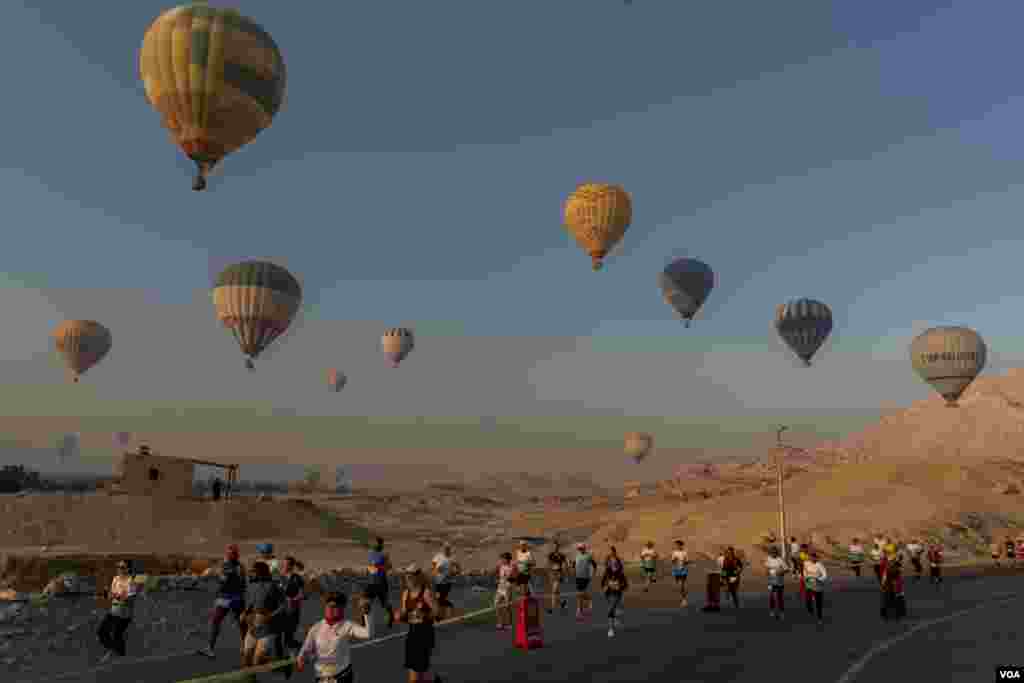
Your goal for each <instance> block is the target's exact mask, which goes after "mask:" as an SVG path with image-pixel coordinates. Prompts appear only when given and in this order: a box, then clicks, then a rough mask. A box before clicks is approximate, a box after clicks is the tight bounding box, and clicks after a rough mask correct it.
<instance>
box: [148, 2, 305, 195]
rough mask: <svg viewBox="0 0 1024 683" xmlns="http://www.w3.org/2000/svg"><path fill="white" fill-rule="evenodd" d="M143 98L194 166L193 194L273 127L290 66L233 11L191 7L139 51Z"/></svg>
mask: <svg viewBox="0 0 1024 683" xmlns="http://www.w3.org/2000/svg"><path fill="white" fill-rule="evenodd" d="M139 76H140V77H141V79H142V83H143V86H144V87H145V91H146V99H147V100H148V101H149V104H150V105H151V106H152V107H153V108H154V109H156V111H157V113H159V114H160V117H161V118H162V120H163V125H164V127H165V128H166V129H167V130H168V131H170V134H171V139H172V140H173V141H174V143H175V144H176V145H177V146H178V147H180V148H181V150H182V151H183V152H185V154H186V155H187V156H188V158H189V159H191V160H192V161H193V162H195V164H196V168H197V171H198V173H197V175H196V179H195V182H194V183H193V185H192V189H193V190H203V189H205V187H206V176H207V174H209V172H210V171H211V170H213V167H214V166H216V165H217V164H218V163H219V162H220V161H221V160H222V159H223V158H224V157H226V156H227V155H229V154H231V153H232V152H234V151H235V150H237V149H239V148H241V147H242V146H244V145H246V144H248V143H250V142H252V141H253V139H255V138H256V136H257V135H258V134H259V133H260V131H262V130H263V129H264V128H268V127H269V126H270V124H271V121H272V120H273V118H274V116H275V115H276V114H277V112H278V111H280V109H281V105H282V103H283V102H284V91H285V80H286V78H285V67H284V59H283V58H282V56H281V51H280V50H279V49H278V47H277V44H276V43H274V39H273V38H271V37H270V34H269V33H267V32H266V31H265V30H264V29H263V28H262V27H261V26H260V25H259V24H257V23H256V22H255V21H253V20H252V19H249V18H248V17H245V16H243V15H242V14H240V13H239V12H238V10H234V9H219V8H214V7H210V6H209V5H207V3H206V2H193V3H189V4H186V5H181V6H179V7H175V8H173V9H169V10H167V11H166V12H164V13H163V14H161V15H160V16H159V17H157V18H156V19H155V20H154V21H153V23H152V24H150V26H149V28H148V29H147V30H146V34H145V37H144V38H143V40H142V49H141V50H140V52H139Z"/></svg>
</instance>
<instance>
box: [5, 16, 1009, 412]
mask: <svg viewBox="0 0 1024 683" xmlns="http://www.w3.org/2000/svg"><path fill="white" fill-rule="evenodd" d="M121 5H123V6H121ZM239 6H240V8H241V9H242V10H243V11H244V12H245V13H246V14H249V15H250V16H252V17H254V18H255V19H256V20H257V21H259V22H260V23H262V24H263V25H264V27H265V28H266V29H267V30H268V31H270V32H271V33H272V34H273V36H274V37H275V39H276V40H277V42H278V44H279V45H280V46H281V49H282V51H283V53H284V56H285V61H286V62H287V66H288V74H289V83H288V93H287V102H286V107H285V109H284V111H282V112H281V114H280V115H279V116H278V118H277V120H276V121H275V123H274V126H273V127H272V128H271V129H270V130H268V131H266V132H265V133H263V134H262V135H261V136H260V137H259V138H258V139H257V141H256V142H255V143H254V144H253V145H251V146H250V147H249V148H246V149H244V150H243V151H241V152H240V153H238V154H236V155H234V156H233V157H230V158H229V159H228V160H227V161H226V162H225V164H224V165H223V169H222V171H221V173H220V174H219V175H217V176H215V177H214V179H213V180H212V181H211V187H210V190H209V191H207V192H205V193H202V194H199V193H193V192H192V191H191V190H190V184H191V180H190V175H191V169H190V168H189V162H187V161H186V160H185V159H184V158H183V157H182V156H181V154H180V152H178V151H177V150H176V149H175V148H174V147H173V146H172V145H171V144H170V143H169V141H168V139H167V135H166V133H165V132H164V131H163V130H162V129H161V128H160V125H159V120H158V117H157V115H156V114H155V113H154V112H153V111H152V110H151V109H150V108H149V106H148V105H147V103H146V102H145V99H144V98H143V94H142V87H141V84H140V83H139V80H138V75H137V53H138V48H139V45H140V44H141V39H142V34H143V32H144V30H145V28H146V26H147V24H148V23H149V22H150V21H152V19H154V18H155V17H156V16H157V14H159V12H160V11H161V10H162V9H165V7H166V5H164V3H162V2H154V1H152V0H138V1H135V2H130V3H129V2H124V3H119V6H118V8H117V9H116V11H113V10H112V11H110V12H106V13H103V14H102V16H101V15H98V14H97V13H96V11H95V7H94V6H92V5H91V4H89V3H76V2H67V1H66V0H61V1H59V2H58V1H57V0H36V1H35V2H31V3H29V2H22V1H21V0H5V2H3V3H0V25H3V26H5V27H7V28H8V29H9V30H8V31H7V38H6V39H5V40H4V41H2V42H0V62H2V63H4V64H8V65H12V64H13V65H18V68H15V69H9V70H8V73H7V86H6V88H5V93H6V94H7V97H5V102H4V130H5V131H6V135H5V136H4V139H3V154H2V155H0V165H2V169H0V183H2V186H3V188H4V198H5V200H4V214H5V216H6V219H5V225H6V235H7V239H6V240H5V245H4V249H3V250H0V282H2V289H0V302H2V305H3V310H4V322H5V325H4V330H3V334H4V342H3V344H0V369H2V371H3V373H4V377H5V380H4V384H3V386H2V387H0V407H2V409H3V410H4V411H5V412H7V413H9V414H50V413H56V414H67V413H68V412H69V411H70V412H72V413H75V412H78V411H81V412H93V413H94V412H100V413H102V412H105V411H106V412H110V413H111V414H117V413H118V411H123V410H126V409H127V408H126V406H130V407H131V410H133V411H136V412H137V411H139V410H144V409H145V408H144V407H145V406H147V405H149V403H148V402H153V401H161V400H163V401H176V402H179V403H180V404H182V405H187V404H188V402H190V401H204V402H215V403H230V402H232V401H243V400H244V401H264V402H269V403H271V404H273V405H275V406H277V407H278V408H279V409H281V410H284V411H295V412H297V413H299V414H304V413H312V414H332V413H336V414H344V415H457V416H458V415H585V414H601V413H605V414H616V413H617V414H624V415H648V416H662V415H667V416H675V415H707V416H715V417H716V418H723V419H725V418H728V417H731V416H742V415H744V414H750V413H758V412H765V411H772V410H784V411H790V412H801V411H804V412H807V413H808V414H812V413H813V412H814V411H826V412H837V413H844V412H845V413H863V412H865V411H872V410H877V408H878V406H879V403H880V402H883V401H891V402H897V403H899V402H907V401H910V400H914V399H917V398H921V397H924V396H927V395H928V392H929V390H928V389H927V388H926V387H925V386H924V385H923V384H921V383H920V382H919V381H918V380H917V379H916V378H915V376H914V375H913V374H912V372H911V370H910V368H909V362H908V361H907V359H906V345H907V343H909V341H910V338H911V335H912V334H914V333H917V332H920V331H921V330H923V329H924V328H925V327H928V326H931V325H935V324H967V325H971V326H973V327H975V328H976V329H977V330H978V331H979V332H980V333H981V334H982V335H983V336H984V337H985V338H986V339H987V340H988V341H989V343H990V346H991V347H992V351H993V366H994V367H995V368H998V366H1000V365H1002V366H1006V365H1012V364H1014V363H1015V362H1017V361H1018V360H1019V359H1020V356H1021V355H1022V354H1020V353H1019V352H1018V349H1019V348H1020V345H1019V341H1020V340H1021V339H1024V322H1022V318H1021V316H1019V315H1007V313H1008V312H1011V311H1016V310H1019V308H1020V306H1021V305H1022V304H1024V294H1022V292H1021V291H1019V289H1018V288H1017V287H1015V285H1014V283H1016V282H1019V280H1020V278H1019V276H1018V268H1019V263H1020V260H1019V256H1018V254H1019V253H1020V248H1021V247H1022V246H1024V245H1022V244H1021V239H1020V237H1019V234H1020V227H1019V225H1020V216H1021V214H1022V208H1024V192H1022V188H1024V185H1022V183H1024V143H1021V141H1020V140H1021V136H1020V126H1021V121H1022V120H1024V99H1022V98H1021V95H1022V94H1024V86H1022V85H1021V79H1020V76H1019V73H1018V72H1019V64H1020V63H1021V61H1022V59H1024V43H1022V42H1021V41H1020V30H1019V27H1020V26H1021V24H1022V22H1024V5H1021V4H1020V3H1009V2H996V1H995V0H945V1H944V2H938V1H935V2H923V1H919V0H899V1H898V2H893V1H892V0H887V1H885V2H883V1H882V0H867V1H865V0H862V1H861V2H857V3H850V2H827V1H826V0H789V1H787V2H785V3H781V4H780V3H756V2H749V0H743V1H740V0H716V2H713V3H684V2H663V1H660V0H659V1H654V0H636V2H634V3H633V4H632V6H625V5H624V4H623V3H622V2H621V1H619V0H558V2H552V1H551V0H520V1H518V2H491V1H489V2H477V3H461V2H459V3H457V2H453V1H437V2H430V3H425V2H407V1H403V2H399V1H398V0H375V1H374V2H360V3H315V7H312V6H311V7H303V8H302V9H301V11H299V10H297V9H296V8H295V7H293V6H292V3H282V2H271V1H270V0H249V1H246V2H241V3H239ZM591 179H593V180H600V181H609V182H616V183H622V184H623V185H625V187H626V188H627V189H629V190H630V191H631V192H632V193H633V198H634V203H635V216H634V225H633V227H632V229H631V231H630V232H629V233H628V234H627V236H626V239H625V240H624V242H623V244H622V245H621V246H620V248H619V249H617V250H616V251H615V252H614V253H613V255H612V256H611V257H610V258H609V259H608V260H607V264H606V269H605V270H604V271H602V272H600V273H593V272H591V271H590V267H589V259H588V258H587V257H586V255H585V254H583V253H582V252H581V251H580V250H579V249H578V248H577V247H576V246H575V244H574V243H573V242H572V240H571V239H570V238H569V237H568V236H567V235H566V233H565V232H564V230H563V229H562V228H561V202H562V200H563V199H564V197H565V196H566V194H567V193H569V192H570V191H571V190H572V189H573V187H574V186H575V185H576V184H577V183H578V182H580V181H584V180H591ZM678 256H693V257H697V258H701V259H704V260H706V261H707V262H708V263H709V264H711V266H712V267H713V268H714V269H715V271H716V273H717V275H718V282H719V284H718V287H717V289H716V290H715V291H714V292H713V293H712V295H711V298H710V300H709V302H708V305H707V307H706V309H705V311H704V314H703V315H702V316H701V318H700V319H699V320H698V321H697V322H696V323H695V325H694V327H693V328H692V329H690V330H685V329H683V328H682V326H681V325H680V324H679V323H678V322H676V321H675V320H674V319H673V317H672V316H671V313H670V311H669V309H668V307H667V306H666V305H665V304H664V303H663V302H662V301H661V298H660V295H659V292H658V290H657V286H656V281H655V276H656V274H657V273H658V271H659V270H660V269H661V268H662V267H663V266H664V265H665V264H666V263H667V262H668V260H669V259H671V258H673V257H678ZM247 258H270V259H273V260H276V261H278V262H279V263H281V264H282V265H285V266H286V267H288V268H289V269H291V270H292V271H293V272H294V273H295V274H296V275H297V276H299V278H300V279H301V280H302V282H303V284H304V287H305V295H306V301H307V303H308V306H307V309H306V311H305V319H304V320H303V321H302V324H301V325H300V326H298V329H296V330H295V333H294V334H293V335H291V336H290V337H289V338H288V339H287V340H285V342H284V343H283V344H281V345H280V348H277V349H275V350H274V352H273V353H268V354H267V357H266V358H265V359H263V360H262V362H258V363H257V365H258V371H257V372H256V373H255V374H252V375H251V374H249V373H247V372H246V371H245V370H244V369H243V366H242V359H241V357H240V356H239V354H238V352H237V349H236V347H235V345H234V341H233V340H232V339H231V337H230V335H229V334H227V333H226V332H225V331H224V330H222V329H221V328H220V327H219V325H218V324H217V322H216V320H215V318H214V314H213V310H212V305H211V303H210V300H209V295H208V288H209V286H210V283H211V279H212V277H213V276H214V274H215V273H216V272H217V271H218V270H219V269H220V268H222V267H223V266H224V265H226V264H228V263H230V262H233V261H237V260H242V259H247ZM796 296H811V297H815V298H819V299H822V300H824V301H826V302H827V303H829V305H830V306H831V307H832V309H833V312H834V315H835V319H836V329H835V333H834V339H835V343H834V344H833V345H832V346H831V347H830V348H829V349H826V350H824V351H823V352H822V354H821V356H820V360H819V364H818V366H817V367H816V368H815V369H813V370H811V371H806V372H801V371H800V370H798V369H797V367H796V364H795V363H794V362H793V361H792V360H791V359H790V358H789V356H788V355H787V354H786V353H785V352H784V351H783V350H782V348H781V346H780V344H779V343H778V342H777V341H776V339H775V338H774V332H773V331H772V329H771V324H770V323H771V318H772V313H773V307H774V306H775V304H777V303H780V302H781V301H783V300H785V299H787V298H790V297H796ZM64 318H94V319H97V320H100V321H101V322H103V323H104V324H106V325H107V326H108V327H109V328H110V329H111V330H112V332H113V351H112V352H111V355H110V356H109V357H108V358H107V359H106V360H105V361H104V362H103V363H102V364H101V365H99V366H97V367H96V368H94V369H93V370H92V371H91V372H89V373H88V374H87V375H86V377H85V379H84V380H83V382H84V383H87V386H86V387H82V386H80V387H72V386H67V385H65V384H63V379H64V378H63V375H62V372H61V369H60V366H59V365H58V364H56V363H55V362H54V361H53V359H52V358H51V357H50V355H49V351H48V346H47V341H48V339H47V335H48V333H49V331H50V329H51V328H52V326H54V325H55V324H56V323H58V322H59V321H60V320H62V319H64ZM394 325H409V326H413V327H415V329H416V331H417V333H418V339H417V348H416V350H415V351H414V352H413V354H412V355H411V356H410V358H409V359H408V361H407V362H406V363H405V364H404V365H403V366H402V367H401V368H400V369H398V370H392V369H390V368H387V367H386V366H385V364H384V361H383V359H382V358H381V357H380V353H379V349H378V343H379V342H378V340H379V335H380V333H381V331H382V330H383V328H384V327H389V326H394ZM329 365H336V366H338V367H340V368H342V369H343V370H344V371H345V372H346V373H347V374H348V375H349V376H350V384H349V387H348V388H346V390H345V391H344V392H343V393H342V394H341V395H337V396H334V395H329V394H328V393H327V391H326V386H325V380H324V377H323V373H324V370H325V368H326V367H328V366H329ZM76 392H77V393H76ZM17 411H21V412H20V413H19V412H17Z"/></svg>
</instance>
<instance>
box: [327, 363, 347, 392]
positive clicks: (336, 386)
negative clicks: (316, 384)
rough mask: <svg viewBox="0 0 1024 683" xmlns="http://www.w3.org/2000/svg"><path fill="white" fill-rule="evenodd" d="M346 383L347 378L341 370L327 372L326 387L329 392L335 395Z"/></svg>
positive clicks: (332, 369) (333, 369)
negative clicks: (329, 389)
mask: <svg viewBox="0 0 1024 683" xmlns="http://www.w3.org/2000/svg"><path fill="white" fill-rule="evenodd" d="M347 383H348V378H347V377H345V373H344V372H342V371H341V370H336V369H335V368H331V369H330V370H328V371H327V386H329V387H330V388H331V391H333V392H335V393H337V392H339V391H341V390H342V389H343V388H344V387H345V385H346V384H347Z"/></svg>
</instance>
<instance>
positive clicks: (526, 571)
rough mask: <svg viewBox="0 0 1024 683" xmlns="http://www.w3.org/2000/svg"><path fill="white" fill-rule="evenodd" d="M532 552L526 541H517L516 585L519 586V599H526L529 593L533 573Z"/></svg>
mask: <svg viewBox="0 0 1024 683" xmlns="http://www.w3.org/2000/svg"><path fill="white" fill-rule="evenodd" d="M534 564H535V562H534V559H533V551H531V550H530V546H529V544H528V543H527V542H526V541H519V550H517V551H516V584H517V585H518V586H519V593H520V597H524V598H525V597H526V596H527V594H528V593H529V591H530V579H531V578H532V577H531V575H532V573H533V566H534Z"/></svg>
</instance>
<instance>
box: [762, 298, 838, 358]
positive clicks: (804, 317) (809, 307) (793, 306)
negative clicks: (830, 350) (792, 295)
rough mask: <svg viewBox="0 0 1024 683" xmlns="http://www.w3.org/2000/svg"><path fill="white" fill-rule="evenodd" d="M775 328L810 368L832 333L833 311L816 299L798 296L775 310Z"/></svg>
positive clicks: (787, 344)
mask: <svg viewBox="0 0 1024 683" xmlns="http://www.w3.org/2000/svg"><path fill="white" fill-rule="evenodd" d="M775 329H776V331H777V332H778V333H779V336H780V337H782V341H784V342H786V346H788V347H789V348H790V349H791V350H792V351H793V353H795V354H796V355H797V357H798V358H800V360H802V361H803V363H804V365H806V366H807V367H810V366H811V358H813V357H814V354H815V353H817V352H818V349H820V348H821V346H822V344H824V343H825V340H826V339H828V335H829V334H830V333H831V332H832V311H831V309H829V307H828V306H826V305H825V304H823V303H821V302H820V301H815V300H814V299H795V300H793V301H790V302H789V303H785V304H780V305H779V306H778V307H777V308H776V309H775Z"/></svg>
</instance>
